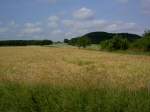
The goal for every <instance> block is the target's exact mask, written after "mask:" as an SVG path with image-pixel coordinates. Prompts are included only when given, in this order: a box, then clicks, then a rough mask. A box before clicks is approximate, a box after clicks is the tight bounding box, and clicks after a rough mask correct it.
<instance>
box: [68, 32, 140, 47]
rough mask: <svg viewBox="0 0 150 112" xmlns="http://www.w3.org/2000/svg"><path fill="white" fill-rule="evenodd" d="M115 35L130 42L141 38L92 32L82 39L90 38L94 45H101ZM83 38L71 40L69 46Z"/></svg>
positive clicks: (134, 35) (124, 34) (130, 35)
mask: <svg viewBox="0 0 150 112" xmlns="http://www.w3.org/2000/svg"><path fill="white" fill-rule="evenodd" d="M115 35H118V36H121V37H122V38H126V39H128V40H129V41H131V42H132V41H134V40H137V39H139V38H141V36H139V35H136V34H130V33H107V32H92V33H88V34H85V35H83V36H81V37H85V38H88V39H89V40H90V41H91V43H92V44H99V43H100V42H101V41H105V40H108V39H111V38H113V37H114V36H115ZM81 37H76V38H72V39H70V40H69V44H71V45H75V43H76V42H77V40H78V39H79V38H81Z"/></svg>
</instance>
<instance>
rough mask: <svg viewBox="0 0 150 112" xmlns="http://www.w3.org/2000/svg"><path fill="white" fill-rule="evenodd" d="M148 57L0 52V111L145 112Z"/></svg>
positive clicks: (19, 50)
mask: <svg viewBox="0 0 150 112" xmlns="http://www.w3.org/2000/svg"><path fill="white" fill-rule="evenodd" d="M149 89H150V57H149V56H144V55H131V54H130V55H129V54H121V53H112V52H102V51H91V50H84V49H78V48H74V47H72V48H67V47H65V48H57V47H36V46H30V47H1V48H0V111H3V112H4V111H6V112H8V111H9V112H10V111H12V112H16V111H19V112H20V111H22V112H27V111H28V112H29V111H31V112H48V111H51V112H61V111H62V112H100V111H102V112H110V111H111V112H127V111H128V112H133V111H135V112H149V109H150V108H149V105H150V100H149V99H150V93H149Z"/></svg>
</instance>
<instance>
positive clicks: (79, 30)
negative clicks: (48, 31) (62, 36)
mask: <svg viewBox="0 0 150 112" xmlns="http://www.w3.org/2000/svg"><path fill="white" fill-rule="evenodd" d="M63 24H64V26H65V27H66V28H68V29H70V31H69V32H71V35H75V33H76V35H82V34H84V33H88V32H92V31H107V32H129V33H142V32H141V31H142V30H141V29H140V27H139V26H138V25H137V24H136V23H133V22H123V21H106V20H100V19H93V20H86V21H80V20H64V21H63ZM69 34H70V33H69Z"/></svg>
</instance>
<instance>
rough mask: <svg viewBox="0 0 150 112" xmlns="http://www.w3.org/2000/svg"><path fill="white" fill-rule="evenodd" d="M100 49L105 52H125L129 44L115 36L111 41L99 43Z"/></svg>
mask: <svg viewBox="0 0 150 112" xmlns="http://www.w3.org/2000/svg"><path fill="white" fill-rule="evenodd" d="M100 45H101V49H107V50H126V49H128V47H129V42H128V40H127V39H126V38H122V37H121V36H119V35H115V36H114V37H113V38H112V39H109V40H106V41H103V42H101V44H100Z"/></svg>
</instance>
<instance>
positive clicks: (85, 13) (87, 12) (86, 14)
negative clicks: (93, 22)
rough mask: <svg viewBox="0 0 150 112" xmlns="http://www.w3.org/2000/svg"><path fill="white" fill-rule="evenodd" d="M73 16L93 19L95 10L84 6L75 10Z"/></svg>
mask: <svg viewBox="0 0 150 112" xmlns="http://www.w3.org/2000/svg"><path fill="white" fill-rule="evenodd" d="M73 16H74V18H76V19H81V20H87V19H91V18H93V17H94V12H93V11H92V10H91V9H88V8H86V7H83V8H81V9H78V10H77V11H75V12H74V13H73Z"/></svg>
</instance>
